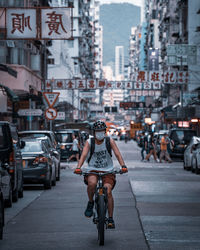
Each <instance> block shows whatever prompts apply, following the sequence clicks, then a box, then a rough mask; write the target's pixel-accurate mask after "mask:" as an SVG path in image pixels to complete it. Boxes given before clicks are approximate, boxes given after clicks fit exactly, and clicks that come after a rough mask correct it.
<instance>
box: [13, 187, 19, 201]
mask: <svg viewBox="0 0 200 250" xmlns="http://www.w3.org/2000/svg"><path fill="white" fill-rule="evenodd" d="M12 199H13V202H17V201H18V189H17V188H16V189H15V190H14V191H13V193H12Z"/></svg>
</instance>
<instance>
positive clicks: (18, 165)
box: [9, 124, 25, 202]
mask: <svg viewBox="0 0 200 250" xmlns="http://www.w3.org/2000/svg"><path fill="white" fill-rule="evenodd" d="M10 129H11V136H12V140H13V145H14V160H13V161H10V170H9V173H10V175H11V177H12V178H11V183H12V190H13V191H12V196H13V201H14V202H16V201H17V200H18V197H19V198H22V197H23V166H22V155H21V149H22V148H23V147H24V146H25V144H24V142H23V141H21V140H20V138H19V136H18V131H17V128H16V126H15V125H13V124H10Z"/></svg>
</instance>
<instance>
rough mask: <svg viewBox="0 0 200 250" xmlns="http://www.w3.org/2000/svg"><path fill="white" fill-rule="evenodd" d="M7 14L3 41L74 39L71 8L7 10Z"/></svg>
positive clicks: (3, 21) (2, 21) (2, 22)
mask: <svg viewBox="0 0 200 250" xmlns="http://www.w3.org/2000/svg"><path fill="white" fill-rule="evenodd" d="M5 13H6V15H4V16H3V17H4V20H3V19H2V18H1V17H0V20H1V24H0V25H1V27H2V28H3V29H6V31H7V32H6V33H5V35H4V36H2V37H0V39H1V40H6V39H16V40H18V39H20V40H23V39H33V40H34V39H38V40H39V39H48V40H52V39H59V40H60V39H71V38H72V17H71V13H72V11H71V8H63V7H62V8H59V7H57V8H40V7H35V8H5ZM2 24H3V25H2Z"/></svg>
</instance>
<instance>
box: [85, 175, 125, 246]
mask: <svg viewBox="0 0 200 250" xmlns="http://www.w3.org/2000/svg"><path fill="white" fill-rule="evenodd" d="M82 174H83V175H88V174H95V175H97V177H98V181H97V186H96V190H95V212H94V214H93V222H94V224H96V225H97V230H98V241H99V245H104V229H105V228H106V229H107V221H108V219H107V217H106V213H107V210H108V196H107V188H106V187H104V186H103V176H105V175H108V174H122V172H121V170H120V171H112V172H104V173H102V172H92V171H91V172H83V173H82ZM105 226H106V227H105Z"/></svg>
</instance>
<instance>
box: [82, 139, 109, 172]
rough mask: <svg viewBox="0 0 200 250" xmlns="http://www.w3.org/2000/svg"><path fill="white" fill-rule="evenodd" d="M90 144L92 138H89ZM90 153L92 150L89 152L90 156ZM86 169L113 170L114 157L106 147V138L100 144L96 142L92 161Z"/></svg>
mask: <svg viewBox="0 0 200 250" xmlns="http://www.w3.org/2000/svg"><path fill="white" fill-rule="evenodd" d="M87 141H88V143H89V145H91V139H88V140H87ZM89 155H90V151H89V152H88V157H89ZM84 169H86V171H90V170H96V171H106V172H109V171H112V170H113V161H112V157H111V156H110V154H109V153H108V150H107V148H106V139H104V141H103V142H102V143H101V144H100V145H98V144H95V149H94V153H93V155H92V157H91V159H90V162H89V164H88V166H87V167H84Z"/></svg>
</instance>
